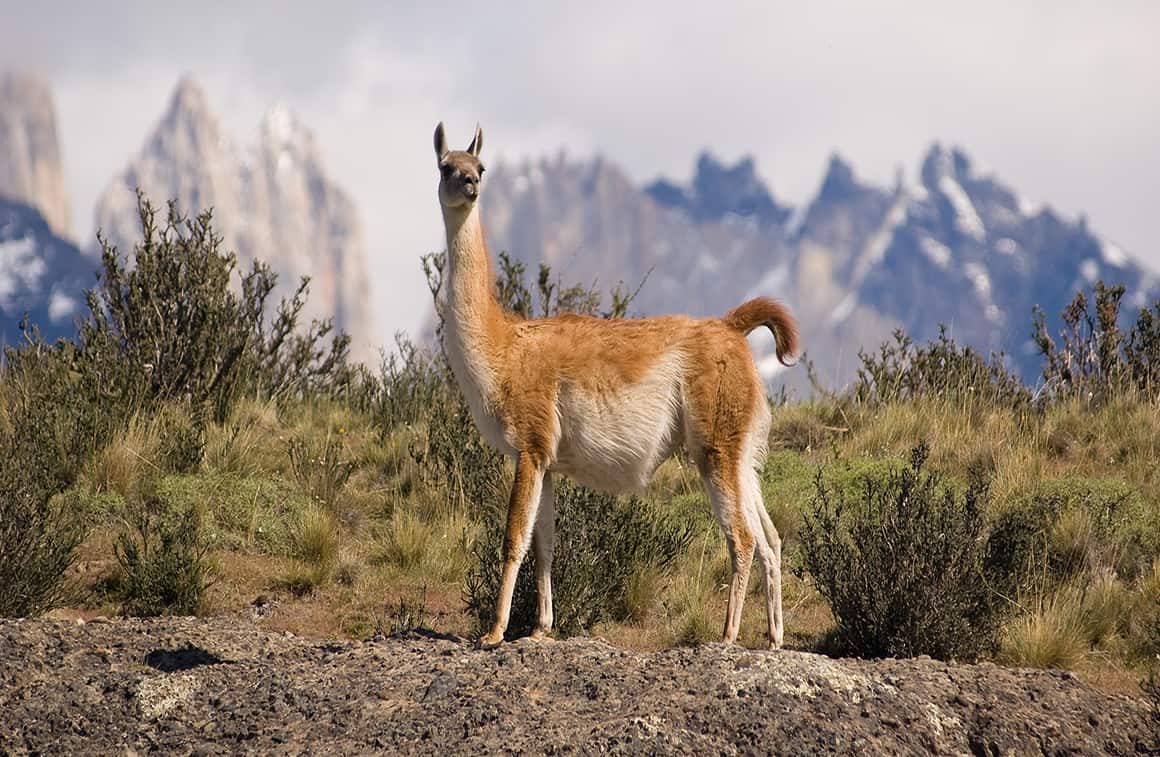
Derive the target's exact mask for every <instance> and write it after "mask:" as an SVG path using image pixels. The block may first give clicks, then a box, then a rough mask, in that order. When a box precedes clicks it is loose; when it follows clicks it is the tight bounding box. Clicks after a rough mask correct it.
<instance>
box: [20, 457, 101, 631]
mask: <svg viewBox="0 0 1160 757" xmlns="http://www.w3.org/2000/svg"><path fill="white" fill-rule="evenodd" d="M32 465H35V462H34V461H32V460H22V459H19V458H17V459H15V460H14V459H13V458H11V457H8V458H7V464H6V465H5V466H4V468H3V470H2V471H0V617H25V616H31V615H37V614H39V613H40V612H42V611H44V610H47V609H49V608H51V607H53V606H54V605H55V604H56V603H57V602H59V601H60V600H61V598H62V597H63V579H64V575H65V571H67V570H68V568H69V566H70V565H72V561H73V553H74V550H75V549H76V547H77V546H78V545H79V544H80V543H81V541H82V540H83V539H84V536H85V533H86V528H85V525H84V522H83V521H82V519H81V518H80V516H79V514H77V513H76V512H74V511H73V510H72V509H71V508H70V507H68V503H67V500H65V499H64V498H63V497H61V496H59V495H57V494H55V493H54V492H53V490H52V487H47V486H45V483H44V481H43V479H42V478H41V480H37V479H38V478H40V477H38V476H36V475H35V473H33V474H32V475H29V468H28V467H26V466H32ZM33 470H35V469H33Z"/></svg>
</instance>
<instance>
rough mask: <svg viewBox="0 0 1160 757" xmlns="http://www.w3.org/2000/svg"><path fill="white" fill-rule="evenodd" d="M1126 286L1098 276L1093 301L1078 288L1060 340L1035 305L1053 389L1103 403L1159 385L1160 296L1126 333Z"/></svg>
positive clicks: (1045, 368)
mask: <svg viewBox="0 0 1160 757" xmlns="http://www.w3.org/2000/svg"><path fill="white" fill-rule="evenodd" d="M1124 292H1125V290H1124V287H1123V285H1116V286H1108V285H1106V284H1105V283H1104V282H1103V281H1097V282H1096V284H1095V286H1094V287H1093V289H1092V298H1091V307H1089V300H1088V295H1087V293H1086V292H1082V291H1081V292H1077V293H1076V295H1075V298H1074V299H1073V300H1072V301H1071V302H1070V303H1069V304H1068V305H1067V307H1066V308H1064V311H1063V314H1062V320H1063V329H1062V330H1061V332H1060V340H1061V341H1060V343H1059V344H1057V343H1056V341H1055V339H1054V338H1053V337H1052V336H1051V333H1050V331H1049V330H1048V328H1047V323H1046V318H1045V317H1044V313H1043V311H1042V310H1040V309H1039V308H1036V309H1035V314H1034V328H1035V332H1034V338H1035V343H1036V345H1037V346H1038V347H1039V351H1040V353H1041V354H1042V355H1043V360H1044V363H1043V379H1044V382H1045V383H1046V385H1047V387H1048V388H1049V390H1050V391H1051V392H1052V393H1053V394H1055V395H1056V396H1059V397H1067V396H1074V397H1081V398H1083V399H1085V400H1088V401H1091V402H1094V403H1096V404H1102V403H1103V402H1106V401H1107V400H1108V399H1109V398H1111V397H1113V396H1116V395H1117V394H1120V393H1122V392H1123V391H1124V390H1125V389H1135V390H1137V391H1140V392H1142V393H1143V394H1144V395H1145V396H1155V392H1156V391H1157V389H1160V380H1158V379H1160V302H1157V303H1155V305H1154V306H1153V310H1149V309H1148V308H1143V309H1141V310H1140V313H1139V315H1138V316H1137V319H1136V321H1135V323H1134V324H1132V326H1131V327H1130V328H1129V330H1128V333H1127V335H1125V334H1124V332H1123V330H1122V329H1121V328H1120V320H1121V316H1120V302H1121V300H1122V299H1123V297H1124ZM1093 308H1094V309H1093ZM1153 313H1154V314H1153Z"/></svg>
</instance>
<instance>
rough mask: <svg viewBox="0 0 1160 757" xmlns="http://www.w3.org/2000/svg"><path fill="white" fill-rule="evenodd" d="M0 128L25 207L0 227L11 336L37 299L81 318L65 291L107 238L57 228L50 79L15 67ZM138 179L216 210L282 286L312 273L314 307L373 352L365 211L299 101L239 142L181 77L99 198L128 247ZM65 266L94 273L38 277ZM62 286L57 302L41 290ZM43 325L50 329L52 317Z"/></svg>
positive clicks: (9, 182) (77, 289)
mask: <svg viewBox="0 0 1160 757" xmlns="http://www.w3.org/2000/svg"><path fill="white" fill-rule="evenodd" d="M0 136H3V137H4V139H3V142H0V198H4V199H6V200H7V201H8V203H7V204H6V205H5V206H4V207H8V205H11V206H12V208H14V209H13V210H11V211H10V216H5V217H10V218H12V219H16V218H19V219H20V221H19V223H17V222H16V221H15V220H13V221H11V222H9V223H8V225H7V226H3V227H0V240H2V239H7V240H8V241H6V242H3V243H2V244H4V245H6V246H3V247H0V317H2V318H3V328H4V334H5V336H6V337H8V336H9V334H10V332H12V331H13V329H14V328H15V326H14V324H15V323H17V322H18V321H19V318H20V317H21V316H22V314H23V310H25V309H26V310H30V311H32V314H33V315H34V316H35V318H34V320H37V321H38V322H39V321H40V318H41V317H43V316H46V315H47V316H53V315H55V316H56V317H57V318H56V320H52V319H51V318H50V320H49V321H45V323H46V324H48V323H50V322H51V326H52V328H53V329H56V328H57V326H58V324H60V319H61V318H65V319H66V320H65V321H64V323H65V324H66V325H67V324H69V323H71V316H69V317H66V315H65V314H64V313H65V310H64V309H63V305H62V303H63V302H64V299H62V298H66V297H67V298H68V299H69V300H70V301H73V302H79V301H80V300H81V299H82V289H83V288H84V287H86V286H91V285H92V283H93V276H92V275H91V272H92V270H93V269H95V267H96V266H97V264H98V262H99V249H98V247H97V245H96V243H95V240H93V241H92V242H91V243H90V244H87V245H85V246H84V247H82V248H80V251H79V252H78V251H77V248H76V247H75V246H73V245H72V244H71V243H68V242H66V241H65V239H64V238H63V237H62V236H59V235H61V234H63V235H64V236H67V233H68V226H67V219H68V198H67V195H66V194H65V190H64V182H63V178H62V177H63V173H62V169H61V165H60V157H59V155H60V151H59V147H58V145H57V136H56V127H55V116H54V114H53V105H52V96H51V92H50V91H49V89H48V87H47V85H46V84H44V83H43V82H42V81H40V80H39V79H36V78H35V77H25V76H17V75H12V74H10V75H7V76H5V77H4V78H3V80H0ZM137 188H140V189H142V190H143V191H144V192H145V194H146V196H148V197H149V198H150V199H151V200H152V201H153V202H154V204H155V205H157V206H158V207H160V208H164V206H165V203H166V201H167V200H170V199H174V200H176V201H177V204H178V208H179V209H180V210H181V211H182V212H184V213H189V214H193V213H197V212H199V211H201V210H203V209H205V208H213V212H214V229H215V231H217V233H219V234H221V236H222V238H223V246H224V248H225V249H228V250H232V251H234V252H236V253H237V255H238V260H239V268H240V269H242V270H243V271H244V270H248V269H249V267H250V264H251V262H252V261H254V260H261V261H263V262H265V263H267V264H268V265H270V267H271V268H272V269H273V270H274V271H275V272H276V273H277V274H278V288H277V289H276V290H275V292H274V295H275V297H278V296H282V295H286V294H289V293H292V292H293V290H294V289H295V288H296V287H297V285H298V281H299V279H300V278H301V277H302V276H309V277H310V279H311V282H310V295H309V297H308V299H307V304H306V309H305V311H304V313H305V316H306V317H307V318H308V319H309V318H333V319H334V322H335V324H336V325H337V326H339V327H340V328H343V329H345V330H346V331H347V332H349V333H350V334H351V335H352V337H353V338H354V342H353V350H352V352H353V354H354V355H355V357H356V358H359V359H364V360H372V359H374V356H375V354H376V353H377V349H378V346H379V340H378V334H377V329H376V327H375V323H374V317H373V314H372V305H371V300H370V296H371V295H370V276H369V274H368V271H367V263H366V255H365V251H364V248H363V242H362V231H361V222H360V219H359V215H358V211H357V209H356V208H355V205H354V203H353V202H352V201H351V200H350V198H349V197H348V196H347V195H346V193H345V192H343V190H342V189H341V188H339V187H338V186H337V185H336V184H335V183H334V182H333V181H332V180H331V179H330V178H329V177H328V175H327V173H326V171H325V168H324V166H323V164H322V160H321V157H320V155H319V150H318V148H317V146H316V144H315V142H314V137H313V135H312V134H311V133H310V131H309V130H308V129H306V128H305V127H304V126H303V125H302V124H301V123H299V121H298V119H297V118H296V117H295V116H294V114H293V113H291V112H290V111H289V110H288V109H286V108H285V107H283V106H275V107H274V108H272V109H271V110H270V111H269V113H268V114H267V115H266V117H265V119H264V120H263V122H262V124H261V127H260V130H259V137H258V142H257V144H255V145H254V146H253V147H251V148H248V149H244V150H243V149H238V148H236V147H235V146H234V144H233V143H232V141H231V140H230V138H229V136H228V135H226V134H225V133H224V132H223V131H222V129H221V128H220V126H219V124H218V121H217V118H216V117H215V116H214V114H213V112H212V109H211V108H210V107H209V104H208V102H207V98H206V97H205V94H204V92H202V90H201V88H200V87H199V86H198V85H197V84H196V83H195V82H194V81H193V80H192V79H188V78H187V79H183V80H182V81H181V82H179V83H178V85H177V87H176V89H175V91H174V93H173V96H172V98H171V99H170V102H169V105H168V107H167V108H166V110H165V112H164V114H163V115H162V117H161V119H160V120H159V121H158V123H157V124H156V126H155V127H154V129H153V130H152V132H151V133H150V134H149V135H148V136H147V138H146V140H145V143H144V146H143V147H142V149H141V151H140V153H139V154H138V155H137V156H136V157H135V158H134V159H133V160H132V161H130V163H129V165H128V166H127V167H126V169H125V170H124V172H122V173H121V174H120V175H119V176H117V177H115V178H114V179H113V180H112V181H111V182H110V184H109V186H108V187H107V188H106V189H105V191H104V192H103V193H102V194H101V196H100V198H99V199H98V202H97V208H96V221H97V228H98V229H100V230H101V231H102V232H103V233H104V234H105V236H106V237H107V238H108V240H109V241H110V242H112V243H113V244H114V245H116V246H117V247H118V249H120V250H121V251H122V252H123V253H128V252H130V251H131V250H132V247H133V245H134V244H135V243H137V242H139V241H140V238H141V227H140V220H139V218H138V215H137V201H136V190H137ZM16 203H23V204H24V207H23V210H21V211H19V212H18V211H17V210H16V209H15V208H16ZM0 223H3V219H2V218H0ZM65 245H67V246H68V248H69V250H70V252H68V253H67V254H66V253H65V252H63V251H64V250H65V249H66V248H65ZM78 256H79V257H78ZM61 266H64V267H65V268H67V269H68V270H70V271H72V270H74V269H77V270H82V269H87V271H88V275H87V276H80V277H79V278H78V277H76V276H62V277H61V278H59V279H57V278H56V277H55V274H54V273H46V274H44V275H45V276H47V277H48V279H46V280H50V281H53V282H54V283H53V287H52V288H51V291H50V290H49V289H45V288H44V286H43V282H42V285H38V286H34V285H33V284H31V283H30V282H32V281H33V279H36V280H37V281H39V280H40V279H37V277H36V276H35V275H33V274H34V273H35V272H37V271H48V272H52V271H55V270H56V268H59V267H61ZM30 271H31V272H33V273H29V272H30ZM42 278H43V277H42ZM10 291H11V292H12V293H13V294H12V295H11V296H8V297H7V298H5V294H6V293H7V292H10ZM53 293H55V295H54V294H53ZM52 296H56V298H57V299H56V303H57V304H56V306H55V307H53V306H52V303H51V302H50V301H49V300H48V299H43V298H50V297H52ZM37 297H41V298H42V299H43V301H41V300H38V299H37ZM42 329H44V330H46V331H47V330H49V329H45V328H44V324H42ZM66 330H67V329H66Z"/></svg>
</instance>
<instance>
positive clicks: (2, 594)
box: [0, 335, 113, 616]
mask: <svg viewBox="0 0 1160 757" xmlns="http://www.w3.org/2000/svg"><path fill="white" fill-rule="evenodd" d="M5 361H6V362H5V363H4V364H0V458H2V459H3V461H4V462H3V465H2V466H0V616H29V615H36V614H38V613H40V612H43V611H44V610H47V609H49V608H51V607H53V606H54V605H55V604H57V603H58V602H59V601H60V600H61V599H62V597H63V592H64V577H65V573H66V571H67V570H68V568H69V566H70V565H72V562H73V555H74V551H75V549H76V547H77V545H79V544H80V543H81V541H82V540H83V539H84V537H85V534H86V532H87V527H86V517H85V513H84V512H82V511H81V510H80V509H79V508H77V507H75V506H74V502H73V500H72V499H71V498H68V497H64V496H61V494H62V492H64V491H65V490H66V489H67V488H68V487H69V486H70V485H71V484H72V483H73V482H74V481H75V480H76V478H77V476H78V475H79V473H80V469H81V466H82V465H83V461H84V458H85V456H86V455H88V454H89V453H91V451H92V450H93V448H94V445H95V444H96V441H95V440H96V439H98V438H100V437H103V436H104V435H105V433H106V429H107V428H109V427H110V426H111V425H112V423H113V420H112V418H111V417H110V416H109V415H108V414H107V413H105V412H103V411H102V410H101V409H100V408H94V407H93V406H91V405H87V404H85V403H82V402H77V401H76V400H77V395H78V394H80V393H81V392H83V391H85V390H87V389H89V388H91V385H89V384H88V383H86V382H82V380H81V379H79V378H78V377H76V376H74V375H73V374H71V372H70V371H69V364H68V359H67V355H66V352H65V347H64V346H63V345H62V346H49V345H46V344H44V343H43V342H41V341H40V340H39V338H38V337H36V336H35V335H32V342H31V343H30V344H29V345H27V346H25V347H24V348H21V349H19V350H17V349H8V350H6V351H5ZM90 411H96V412H90Z"/></svg>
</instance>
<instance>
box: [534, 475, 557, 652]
mask: <svg viewBox="0 0 1160 757" xmlns="http://www.w3.org/2000/svg"><path fill="white" fill-rule="evenodd" d="M555 547H556V497H555V490H554V488H553V486H552V474H550V473H547V474H545V475H544V484H543V489H542V491H541V493H540V509H539V511H538V512H537V513H536V525H535V528H534V529H533V531H532V554H533V555H534V557H535V561H536V595H537V597H538V598H539V617H538V620H537V622H536V630H534V631H533V632H532V638H533V639H545V638H547V634H548V633H549V632H550V631H551V630H552V620H553V616H552V553H553V552H554V551H555Z"/></svg>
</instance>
